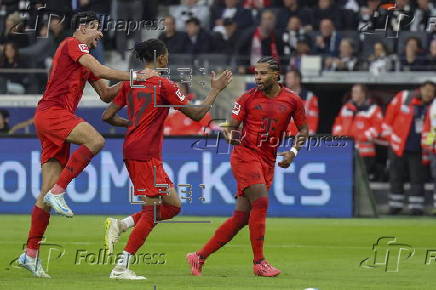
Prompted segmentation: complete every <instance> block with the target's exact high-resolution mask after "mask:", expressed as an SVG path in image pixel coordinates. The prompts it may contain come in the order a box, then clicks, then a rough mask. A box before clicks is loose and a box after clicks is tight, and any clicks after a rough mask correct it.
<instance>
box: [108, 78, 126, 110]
mask: <svg viewBox="0 0 436 290" xmlns="http://www.w3.org/2000/svg"><path fill="white" fill-rule="evenodd" d="M126 84H127V85H126ZM129 85H130V84H129V82H123V85H122V86H121V88H120V89H119V90H118V94H117V95H116V96H115V98H114V99H113V100H112V103H114V104H115V105H117V106H120V107H124V106H125V105H126V96H127V90H128V89H129Z"/></svg>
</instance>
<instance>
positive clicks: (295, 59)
mask: <svg viewBox="0 0 436 290" xmlns="http://www.w3.org/2000/svg"><path fill="white" fill-rule="evenodd" d="M309 54H310V44H309V42H308V41H307V40H298V41H297V47H296V49H295V54H293V55H292V56H291V58H290V59H289V66H290V68H291V69H296V70H301V58H302V56H303V55H309Z"/></svg>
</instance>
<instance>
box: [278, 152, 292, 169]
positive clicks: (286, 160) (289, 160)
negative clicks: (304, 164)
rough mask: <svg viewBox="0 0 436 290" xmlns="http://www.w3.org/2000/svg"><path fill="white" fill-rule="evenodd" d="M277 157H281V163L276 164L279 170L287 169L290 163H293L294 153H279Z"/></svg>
mask: <svg viewBox="0 0 436 290" xmlns="http://www.w3.org/2000/svg"><path fill="white" fill-rule="evenodd" d="M277 155H278V156H283V159H282V161H280V162H279V163H278V164H279V166H280V167H281V168H288V167H289V166H291V163H292V161H294V158H295V154H294V152H291V151H284V152H279V153H278V154H277Z"/></svg>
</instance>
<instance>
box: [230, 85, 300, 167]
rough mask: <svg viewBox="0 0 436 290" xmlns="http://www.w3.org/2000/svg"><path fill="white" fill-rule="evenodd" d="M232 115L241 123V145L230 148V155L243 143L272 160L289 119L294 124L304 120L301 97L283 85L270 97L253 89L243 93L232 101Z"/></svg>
mask: <svg viewBox="0 0 436 290" xmlns="http://www.w3.org/2000/svg"><path fill="white" fill-rule="evenodd" d="M232 118H233V119H236V120H238V121H241V122H243V126H242V132H241V134H242V135H241V144H240V145H238V146H235V147H234V150H233V152H232V154H240V153H238V151H239V150H238V147H239V146H244V147H247V148H250V149H251V150H253V151H255V152H257V153H258V154H260V155H261V156H262V157H263V158H264V159H265V160H267V161H270V162H275V160H276V155H277V149H278V147H279V146H280V145H281V144H282V142H283V140H284V139H283V138H284V137H286V129H287V128H288V125H289V122H290V120H291V118H292V119H293V120H294V121H295V124H296V125H297V126H298V127H300V126H302V125H304V124H305V123H306V114H305V112H304V105H303V102H302V100H301V98H300V97H299V96H297V95H296V94H295V93H293V92H292V91H291V90H290V89H287V88H283V87H282V88H281V90H280V92H279V94H278V95H277V96H276V97H274V98H272V99H271V98H268V97H267V96H266V95H264V94H263V92H262V91H261V90H258V89H257V88H254V89H251V90H249V91H248V92H246V93H244V94H243V95H242V96H241V97H239V98H238V99H237V100H236V101H235V103H234V106H233V109H232Z"/></svg>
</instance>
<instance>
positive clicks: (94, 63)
mask: <svg viewBox="0 0 436 290" xmlns="http://www.w3.org/2000/svg"><path fill="white" fill-rule="evenodd" d="M79 63H80V64H81V65H83V66H84V67H86V68H88V69H89V70H90V71H91V72H92V73H93V74H94V75H95V76H96V77H98V78H102V79H106V80H114V81H129V80H130V73H129V72H127V71H119V70H114V69H111V68H110V67H108V66H105V65H102V64H101V63H100V62H99V61H98V60H96V59H95V57H93V56H92V55H90V54H84V55H82V56H81V57H80V58H79ZM158 75H159V73H158V72H156V71H153V70H151V69H145V70H142V71H141V72H135V74H134V76H136V77H134V79H133V80H134V81H145V80H146V79H148V78H150V77H152V76H158Z"/></svg>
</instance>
